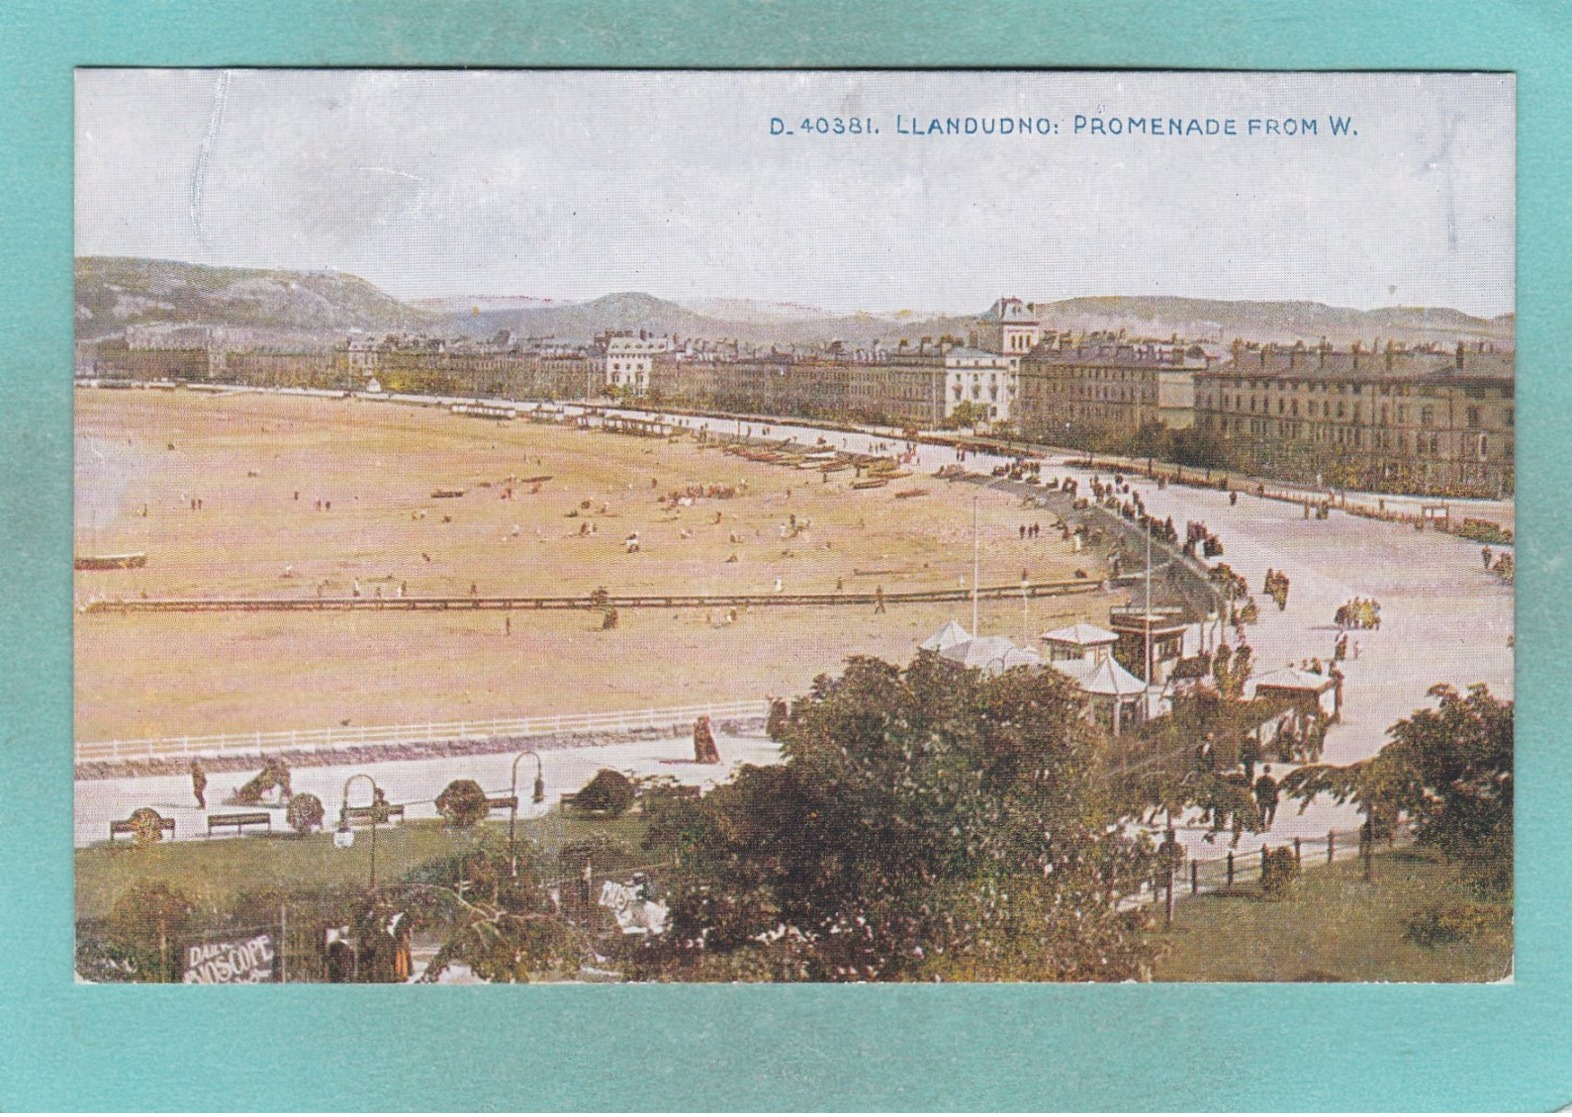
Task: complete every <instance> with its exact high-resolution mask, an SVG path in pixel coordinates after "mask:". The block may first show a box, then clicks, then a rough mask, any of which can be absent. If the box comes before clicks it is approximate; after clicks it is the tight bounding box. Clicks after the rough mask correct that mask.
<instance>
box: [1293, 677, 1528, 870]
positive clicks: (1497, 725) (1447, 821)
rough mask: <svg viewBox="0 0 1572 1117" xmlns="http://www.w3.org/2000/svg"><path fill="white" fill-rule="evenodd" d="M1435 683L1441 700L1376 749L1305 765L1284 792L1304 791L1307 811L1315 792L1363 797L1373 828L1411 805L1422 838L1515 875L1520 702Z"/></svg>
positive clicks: (1342, 798)
mask: <svg viewBox="0 0 1572 1117" xmlns="http://www.w3.org/2000/svg"><path fill="white" fill-rule="evenodd" d="M1429 693H1430V695H1431V696H1432V697H1434V698H1435V699H1437V706H1436V708H1435V709H1429V710H1424V709H1422V710H1416V711H1414V713H1413V714H1412V715H1411V716H1409V717H1407V718H1404V719H1403V720H1402V721H1399V722H1398V723H1397V724H1395V725H1393V726H1392V727H1391V728H1390V729H1388V730H1387V735H1388V737H1389V738H1390V740H1389V741H1388V743H1387V744H1386V745H1385V746H1384V747H1383V748H1382V749H1381V751H1380V752H1378V753H1377V754H1376V755H1375V756H1373V757H1370V758H1368V759H1366V760H1360V761H1356V762H1355V763H1353V764H1346V765H1341V766H1338V765H1330V764H1313V765H1307V766H1306V767H1303V768H1300V769H1298V770H1297V771H1295V772H1292V773H1290V774H1289V775H1288V776H1285V777H1284V779H1283V782H1282V792H1283V794H1284V795H1285V796H1286V797H1290V798H1294V799H1298V800H1299V801H1300V807H1299V810H1300V813H1303V812H1304V810H1305V809H1306V808H1307V807H1308V806H1309V805H1310V802H1311V800H1313V799H1314V798H1315V797H1316V796H1317V795H1328V796H1330V797H1331V798H1332V800H1333V801H1334V802H1336V803H1339V804H1341V803H1346V802H1350V801H1352V802H1354V803H1357V804H1358V805H1359V807H1360V809H1361V810H1362V811H1363V812H1364V814H1365V817H1366V819H1367V824H1368V825H1369V826H1370V833H1371V837H1377V836H1381V835H1384V834H1389V833H1390V832H1391V830H1392V828H1393V826H1395V824H1396V822H1397V820H1398V818H1399V816H1400V815H1401V814H1406V815H1408V817H1409V818H1410V819H1412V820H1413V822H1414V824H1415V828H1416V836H1417V837H1418V839H1419V840H1420V841H1421V842H1424V843H1426V844H1427V845H1430V846H1432V847H1433V848H1435V849H1437V850H1439V851H1440V852H1441V853H1442V854H1443V855H1444V856H1446V857H1448V858H1458V859H1467V860H1470V861H1474V862H1476V863H1488V865H1489V868H1490V870H1491V871H1494V872H1496V873H1497V874H1498V875H1504V876H1505V879H1507V880H1510V872H1511V860H1512V830H1513V823H1512V748H1513V744H1512V722H1513V704H1512V703H1511V702H1510V701H1502V700H1501V699H1498V698H1495V697H1494V696H1492V695H1491V693H1490V688H1489V687H1486V686H1484V685H1482V684H1481V685H1475V686H1472V687H1470V688H1469V689H1468V693H1467V694H1461V693H1459V692H1458V690H1457V689H1456V688H1455V687H1452V686H1448V685H1446V684H1444V683H1443V684H1438V685H1436V686H1433V687H1431V688H1430V691H1429Z"/></svg>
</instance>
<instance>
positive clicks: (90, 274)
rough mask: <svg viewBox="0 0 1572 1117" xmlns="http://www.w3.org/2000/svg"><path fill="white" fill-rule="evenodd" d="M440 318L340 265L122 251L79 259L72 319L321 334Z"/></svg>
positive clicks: (426, 325)
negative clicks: (202, 259)
mask: <svg viewBox="0 0 1572 1117" xmlns="http://www.w3.org/2000/svg"><path fill="white" fill-rule="evenodd" d="M441 321H442V319H441V318H440V317H438V316H435V315H431V314H428V313H423V312H421V311H419V310H416V309H414V308H413V307H410V306H407V305H405V304H404V303H401V302H399V301H398V300H397V299H395V298H392V297H391V296H389V295H387V294H384V293H383V292H382V291H380V290H378V289H377V288H376V287H374V286H372V285H371V284H370V283H367V282H366V281H365V280H364V279H360V278H359V277H357V276H353V275H344V274H341V273H337V272H297V271H274V270H264V269H255V268H213V267H205V266H202V265H199V264H185V263H180V262H177V261H172V260H142V259H134V258H128V257H119V256H84V257H78V258H77V260H76V327H77V336H78V338H79V339H81V340H84V341H86V340H92V339H95V338H101V337H108V336H110V335H113V334H118V333H120V332H121V331H123V330H124V329H125V328H126V327H127V326H131V325H141V324H151V323H173V324H182V325H198V326H229V327H235V328H240V329H243V330H246V331H248V332H261V333H263V334H281V335H291V336H294V335H303V336H316V335H323V336H324V338H325V337H326V335H332V336H335V337H336V336H341V335H342V334H344V333H346V332H348V331H349V330H352V329H360V330H368V331H377V332H380V331H404V330H424V329H430V328H432V326H433V325H434V324H436V323H439V322H441Z"/></svg>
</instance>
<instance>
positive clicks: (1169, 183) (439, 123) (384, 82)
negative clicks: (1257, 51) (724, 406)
mask: <svg viewBox="0 0 1572 1117" xmlns="http://www.w3.org/2000/svg"><path fill="white" fill-rule="evenodd" d="M1132 117H1134V118H1138V119H1141V120H1143V121H1145V122H1146V123H1145V124H1144V125H1143V126H1142V127H1141V128H1140V129H1137V130H1132V128H1131V125H1130V120H1131V118H1132ZM1154 117H1155V118H1157V120H1156V122H1155V123H1154V122H1153V120H1152V118H1154ZM1333 117H1336V118H1339V119H1344V120H1346V121H1348V126H1347V128H1346V129H1344V130H1341V131H1339V132H1337V133H1336V134H1334V127H1333V124H1332V120H1331V118H1333ZM772 118H778V121H779V123H777V124H775V125H773V127H772ZM820 118H823V120H824V125H823V127H824V128H825V129H826V130H827V134H819V133H818V131H817V130H816V129H817V128H818V126H819V125H818V121H819V119H820ZM968 118H970V120H969V119H968ZM1001 118H1007V119H1010V120H1011V121H1019V120H1020V119H1022V118H1025V119H1026V120H1027V121H1029V122H1030V123H1029V129H1030V130H1029V131H1028V132H1027V133H1026V134H1022V133H1021V128H1020V126H1019V124H1015V125H1013V128H1012V132H1011V134H1008V135H1006V134H1001V133H1002V131H1003V127H1004V126H1003V125H1002V124H1000V123H999V121H1000V120H1001ZM837 119H839V120H840V121H841V124H842V127H843V128H844V131H843V132H842V133H841V134H836V132H835V128H836V120H837ZM854 119H855V120H857V121H859V122H861V127H860V130H857V131H855V132H854V127H855V126H854V125H852V123H851V121H852V120H854ZM935 119H937V120H938V121H939V125H938V128H939V130H940V131H939V133H938V134H927V129H928V128H929V127H930V126H931V125H930V123H929V122H930V121H933V120H935ZM950 120H953V121H954V124H953V127H954V128H955V129H956V130H957V131H956V132H955V133H954V134H944V129H945V128H946V127H947V124H946V122H947V121H950ZM1289 120H1291V121H1294V122H1295V124H1294V126H1293V133H1294V134H1290V129H1289V126H1288V125H1285V124H1283V123H1281V122H1283V121H1289ZM1191 121H1194V122H1195V123H1194V124H1191V123H1190V122H1191ZM1252 121H1255V122H1256V123H1255V124H1251V122H1252ZM1267 121H1272V122H1274V123H1275V125H1276V128H1277V130H1276V131H1269V127H1270V126H1269V125H1268V124H1267ZM1305 121H1313V122H1314V123H1315V125H1316V130H1315V132H1314V134H1308V130H1307V129H1306V128H1305V126H1304V124H1303V123H1301V122H1305ZM805 122H806V123H807V124H808V129H807V131H806V132H805V131H804V128H803V125H804V123H805ZM1229 122H1232V123H1231V125H1230V123H1229ZM1176 126H1177V128H1178V130H1179V133H1180V134H1178V135H1171V134H1168V133H1169V131H1170V129H1173V128H1174V127H1176ZM1230 127H1231V128H1232V131H1233V134H1228V131H1229V129H1230ZM968 128H971V129H973V132H972V134H967V129H968ZM1116 128H1117V129H1118V131H1117V132H1116V131H1115V129H1116ZM1209 129H1211V130H1214V134H1211V135H1207V134H1206V132H1207V131H1208V130H1209ZM772 133H775V134H772ZM913 133H916V134H913ZM1154 133H1160V134H1154ZM1514 133H1515V89H1514V85H1513V79H1512V77H1511V75H1502V74H1414V73H1407V74H1222V73H1219V74H1203V73H1189V74H1181V73H1134V72H1108V73H1096V72H1086V73H1062V72H1060V73H1054V72H1042V73H1032V72H916V73H903V72H791V71H785V72H751V73H747V72H745V73H727V72H684V71H670V72H595V71H579V72H574V71H536V72H530V71H477V72H469V71H419V70H407V71H376V70H224V71H220V70H125V69H103V70H80V71H78V73H77V82H76V252H77V254H78V255H115V256H147V257H156V258H160V259H173V260H184V261H188V262H191V263H201V264H214V265H225V266H234V267H266V268H287V269H300V270H337V271H342V272H348V273H352V274H355V275H359V276H361V277H363V278H365V279H367V280H370V281H371V282H372V283H375V284H376V285H378V286H379V287H381V288H382V289H384V290H386V291H387V292H389V293H390V294H392V295H395V296H397V297H399V298H406V299H407V298H436V297H448V298H460V297H463V298H467V297H472V296H533V297H539V298H552V299H562V300H580V299H590V298H595V297H598V296H600V295H603V294H607V293H610V292H614V291H647V292H649V293H651V294H654V295H657V296H660V297H662V298H667V299H672V300H676V301H683V300H694V299H702V298H716V297H724V298H743V299H757V300H765V301H780V302H794V303H800V304H808V305H812V306H818V307H824V308H827V309H831V310H835V311H841V312H846V311H853V310H873V311H893V310H912V311H928V312H940V311H943V312H949V313H970V312H974V311H976V310H978V309H981V308H985V307H986V306H988V305H989V304H990V303H992V301H993V300H994V299H996V298H998V297H999V296H1001V295H1015V296H1018V297H1021V298H1025V299H1028V300H1033V301H1050V300H1055V299H1061V298H1071V297H1076V296H1084V295H1172V296H1185V297H1194V298H1218V299H1307V300H1314V301H1318V302H1324V303H1328V304H1331V305H1336V306H1349V307H1357V308H1361V309H1368V308H1371V307H1376V306H1391V305H1404V306H1447V307H1454V308H1456V309H1459V310H1463V311H1466V312H1468V313H1472V314H1478V315H1483V316H1493V315H1497V314H1502V313H1506V312H1509V311H1511V310H1512V309H1513V307H1514V301H1513V271H1514V242H1513V228H1514V217H1515V211H1514V178H1515V136H1514Z"/></svg>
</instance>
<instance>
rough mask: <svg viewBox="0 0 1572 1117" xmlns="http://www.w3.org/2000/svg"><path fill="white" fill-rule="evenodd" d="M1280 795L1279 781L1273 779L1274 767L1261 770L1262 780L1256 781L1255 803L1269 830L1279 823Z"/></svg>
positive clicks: (1268, 766) (1269, 766)
mask: <svg viewBox="0 0 1572 1117" xmlns="http://www.w3.org/2000/svg"><path fill="white" fill-rule="evenodd" d="M1279 796H1280V793H1279V791H1278V789H1277V781H1276V780H1274V779H1273V778H1272V766H1271V765H1270V764H1268V765H1266V766H1265V767H1264V768H1262V769H1261V778H1260V779H1258V780H1256V781H1255V803H1256V806H1257V807H1259V808H1260V809H1261V821H1262V822H1263V823H1264V824H1265V825H1266V827H1267V828H1268V829H1270V828H1271V826H1272V823H1274V822H1276V821H1277V801H1278V798H1279Z"/></svg>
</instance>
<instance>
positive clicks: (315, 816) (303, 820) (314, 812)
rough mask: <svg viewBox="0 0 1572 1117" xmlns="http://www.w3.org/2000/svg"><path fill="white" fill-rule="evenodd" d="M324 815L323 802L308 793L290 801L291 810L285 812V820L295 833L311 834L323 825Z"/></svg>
mask: <svg viewBox="0 0 1572 1117" xmlns="http://www.w3.org/2000/svg"><path fill="white" fill-rule="evenodd" d="M323 814H324V811H323V810H322V800H320V799H318V798H317V797H316V796H315V795H312V794H311V793H310V792H306V793H304V794H302V795H296V796H295V797H294V798H293V799H291V800H290V801H289V809H288V810H286V811H285V812H284V818H285V820H286V821H287V822H288V823H289V826H290V829H292V830H294V832H295V833H297V834H309V833H311V831H313V830H315V829H316V828H317V827H319V826H321V825H322V817H323Z"/></svg>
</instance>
